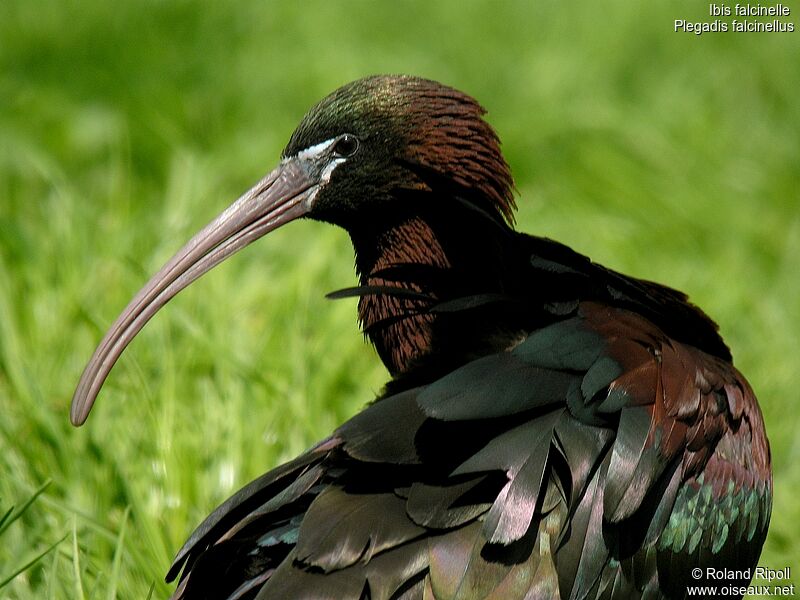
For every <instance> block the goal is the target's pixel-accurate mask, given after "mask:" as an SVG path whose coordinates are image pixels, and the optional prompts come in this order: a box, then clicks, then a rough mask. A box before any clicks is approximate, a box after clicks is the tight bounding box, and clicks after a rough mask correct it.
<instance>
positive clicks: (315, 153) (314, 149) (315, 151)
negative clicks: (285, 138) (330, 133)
mask: <svg viewBox="0 0 800 600" xmlns="http://www.w3.org/2000/svg"><path fill="white" fill-rule="evenodd" d="M337 140H338V138H331V139H329V140H325V141H324V142H320V143H319V144H314V145H313V146H309V147H308V148H305V149H304V150H301V151H300V152H298V153H297V154H296V155H295V156H287V157H286V158H284V159H283V160H282V161H281V162H282V163H285V162H288V161H290V160H295V159H299V160H314V159H316V158H317V157H319V156H320V155H322V154H324V153H325V152H327V151H328V149H329V148H330V147H331V146H332V145H333V144H334V143H335V142H336V141H337ZM346 160H347V159H346V158H345V157H343V156H339V157H336V158H331V160H330V161H329V162H328V164H327V165H325V168H324V169H322V173H320V176H319V183H318V184H317V185H315V186H314V189H313V190H311V192H310V193H309V194H307V195H306V197H305V199H304V200H303V204H304V206H305V208H306V210H311V206H312V205H313V204H314V200H315V199H316V197H317V194H318V193H319V190H320V188H321V187H322V186H323V185H325V184H326V183H328V182H329V181H330V179H331V174H332V173H333V171H334V169H336V167H338V166H339V165H340V164H342V163H343V162H345V161H346Z"/></svg>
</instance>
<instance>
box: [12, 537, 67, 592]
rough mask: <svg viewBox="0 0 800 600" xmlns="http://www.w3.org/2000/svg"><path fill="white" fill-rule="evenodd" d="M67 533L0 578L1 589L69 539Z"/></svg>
mask: <svg viewBox="0 0 800 600" xmlns="http://www.w3.org/2000/svg"><path fill="white" fill-rule="evenodd" d="M67 535H69V534H67ZM67 535H65V536H64V537H62V538H61V539H60V540H58V541H57V542H55V543H53V544H51V545H50V546H48V547H47V548H45V549H44V550H42V551H41V552H39V553H38V554H37V555H36V556H34V557H33V558H31V559H30V560H28V561H27V562H26V563H24V564H23V565H22V566H21V567H19V568H18V569H17V570H16V571H13V572H12V573H11V574H10V575H8V576H6V577H5V578H3V579H2V580H0V590H2V589H3V588H4V587H5V586H7V585H8V584H9V583H11V582H12V581H13V579H14V578H15V577H16V576H17V575H19V574H20V573H23V572H25V571H27V570H28V569H30V568H31V567H32V566H33V565H35V564H36V563H37V562H39V561H40V560H41V559H43V558H44V557H45V556H47V554H48V553H49V552H50V551H51V550H53V549H54V548H55V547H56V546H58V545H59V544H60V543H61V542H63V541H64V540H65V539H67Z"/></svg>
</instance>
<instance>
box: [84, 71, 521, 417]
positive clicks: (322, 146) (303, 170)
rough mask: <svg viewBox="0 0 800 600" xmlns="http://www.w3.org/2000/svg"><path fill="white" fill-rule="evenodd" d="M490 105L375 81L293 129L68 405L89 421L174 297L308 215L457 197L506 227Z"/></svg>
mask: <svg viewBox="0 0 800 600" xmlns="http://www.w3.org/2000/svg"><path fill="white" fill-rule="evenodd" d="M483 113H484V110H483V109H482V107H481V106H480V105H479V104H478V103H477V102H476V101H475V100H473V99H472V98H470V97H469V96H467V95H466V94H463V93H461V92H459V91H457V90H454V89H452V88H449V87H446V86H444V85H441V84H439V83H436V82H434V81H429V80H426V79H421V78H417V77H410V76H373V77H367V78H364V79H359V80H357V81H354V82H352V83H350V84H347V85H345V86H343V87H341V88H339V89H338V90H336V91H334V92H333V93H332V94H330V95H329V96H327V97H326V98H324V99H323V100H322V101H320V102H319V103H318V104H317V105H316V106H314V107H313V108H312V109H311V110H310V111H309V112H308V113H307V114H306V116H305V117H304V118H303V120H302V121H301V123H300V125H299V126H298V127H297V129H296V130H295V132H294V133H293V134H292V137H291V139H290V140H289V143H288V145H287V146H286V149H285V150H284V152H283V154H282V157H281V162H280V164H279V165H278V167H277V168H276V169H274V170H273V171H272V172H271V173H269V174H268V175H267V176H266V177H264V178H263V179H262V180H261V181H259V182H258V183H257V184H256V185H255V186H253V188H251V189H250V190H249V191H247V192H246V193H245V194H244V195H243V196H242V197H241V198H239V199H238V200H236V202H234V203H233V204H232V205H231V206H229V207H228V208H227V209H226V210H225V211H223V212H222V213H221V214H220V215H219V216H218V217H217V218H216V219H214V220H213V221H212V222H211V223H209V224H208V225H207V226H206V227H205V228H203V229H202V230H201V231H200V232H199V233H197V234H196V235H195V236H194V237H193V238H192V239H191V240H189V242H188V243H187V244H186V245H185V246H184V247H183V248H181V249H180V250H179V251H178V253H177V254H176V255H175V256H174V257H172V258H171V259H170V260H169V261H168V262H167V264H166V265H164V267H162V268H161V270H159V271H158V273H156V274H155V275H154V276H153V277H152V278H151V279H150V281H149V282H148V283H147V284H146V285H145V286H144V287H143V288H142V289H141V290H140V291H139V293H138V294H137V295H136V296H135V297H134V298H133V300H131V302H130V303H129V304H128V306H127V307H126V308H125V310H124V311H123V312H122V314H120V316H119V317H118V318H117V320H116V321H115V322H114V324H113V325H112V326H111V328H110V329H109V331H108V332H107V333H106V335H105V337H104V338H103V340H102V341H101V343H100V345H99V346H98V347H97V349H96V350H95V353H94V355H93V356H92V358H91V359H90V361H89V363H88V364H87V366H86V368H85V370H84V372H83V375H82V376H81V380H80V382H79V384H78V387H77V389H76V391H75V395H74V397H73V400H72V409H71V413H70V417H71V420H72V423H73V424H75V425H80V424H82V423H83V422H84V421H85V420H86V418H87V417H88V415H89V411H90V410H91V408H92V405H93V403H94V400H95V398H96V397H97V394H98V392H99V391H100V388H101V387H102V385H103V382H104V381H105V379H106V377H107V376H108V373H109V372H110V371H111V369H112V367H113V366H114V363H115V362H116V361H117V359H118V358H119V356H120V354H122V351H123V350H124V349H125V347H126V346H127V345H128V344H129V343H130V342H131V340H132V339H133V338H134V336H135V335H136V334H137V333H138V332H139V331H140V330H141V329H142V327H143V326H144V325H145V323H147V321H149V320H150V318H151V317H152V316H153V315H154V314H155V313H156V312H157V311H158V310H159V309H160V308H161V307H162V306H163V305H164V304H166V303H167V302H168V301H169V300H170V299H171V298H172V297H173V296H175V294H177V293H178V292H179V291H181V290H182V289H183V288H185V287H187V286H188V285H189V284H190V283H192V282H193V281H194V280H195V279H197V278H198V277H200V276H201V275H203V274H204V273H206V272H207V271H209V270H210V269H211V268H213V267H214V266H215V265H217V264H219V263H220V262H222V261H223V260H224V259H225V258H227V257H228V256H230V255H232V254H233V253H235V252H237V251H238V250H240V249H241V248H244V247H245V246H247V245H248V244H250V243H251V242H253V241H254V240H256V239H258V238H260V237H262V236H263V235H265V234H267V233H269V232H270V231H273V230H274V229H277V228H278V227H280V226H282V225H284V224H286V223H288V222H290V221H293V220H295V219H297V218H300V217H308V218H312V219H317V220H321V221H327V222H330V223H334V224H337V225H340V226H342V227H344V228H345V229H348V230H349V231H351V233H352V232H353V230H354V229H357V228H363V227H369V226H370V224H371V223H372V222H374V219H376V218H382V217H383V216H385V215H386V214H387V213H391V212H392V211H397V210H402V209H403V203H409V202H411V200H409V198H414V199H415V201H416V202H426V203H434V202H437V200H440V199H441V198H442V197H459V198H461V199H462V200H465V201H467V202H469V203H472V204H474V205H475V206H476V208H479V209H481V210H482V211H484V212H487V213H490V214H491V215H492V216H494V217H496V218H498V219H500V220H507V221H510V220H511V219H512V212H513V209H514V201H513V195H512V179H511V174H510V171H509V168H508V165H507V164H506V162H505V160H504V159H503V156H502V154H501V153H500V148H499V141H498V139H497V136H496V134H495V132H494V131H493V129H492V128H491V127H490V126H489V125H488V124H487V123H486V122H485V121H484V120H483V118H482V115H483Z"/></svg>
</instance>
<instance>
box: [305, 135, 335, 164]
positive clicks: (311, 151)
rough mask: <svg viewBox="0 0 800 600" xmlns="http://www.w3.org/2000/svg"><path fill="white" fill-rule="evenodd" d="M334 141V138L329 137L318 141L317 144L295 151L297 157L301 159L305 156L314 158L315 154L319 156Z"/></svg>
mask: <svg viewBox="0 0 800 600" xmlns="http://www.w3.org/2000/svg"><path fill="white" fill-rule="evenodd" d="M335 141H336V138H331V139H329V140H325V141H324V142H320V143H319V144H314V145H313V146H309V147H308V148H306V149H305V150H300V152H298V153H297V158H299V159H301V160H305V159H307V158H314V157H315V156H319V155H320V154H322V153H323V152H325V150H327V149H328V148H329V147H330V146H332V145H333V142H335Z"/></svg>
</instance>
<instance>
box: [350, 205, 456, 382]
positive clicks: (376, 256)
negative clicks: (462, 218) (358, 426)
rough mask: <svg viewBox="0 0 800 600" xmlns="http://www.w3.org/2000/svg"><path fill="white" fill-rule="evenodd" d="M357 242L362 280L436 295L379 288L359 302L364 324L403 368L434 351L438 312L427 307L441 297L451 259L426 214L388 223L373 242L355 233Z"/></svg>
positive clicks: (393, 368)
mask: <svg viewBox="0 0 800 600" xmlns="http://www.w3.org/2000/svg"><path fill="white" fill-rule="evenodd" d="M353 245H354V247H355V250H356V268H357V270H358V273H359V277H360V280H361V285H363V286H377V287H381V288H382V287H384V286H387V287H388V286H391V287H397V288H401V289H402V290H410V291H413V292H416V293H418V294H421V295H424V296H427V297H429V298H430V300H425V299H424V298H422V297H419V298H415V297H411V296H402V295H392V294H389V293H383V294H380V293H376V294H368V295H365V296H362V297H361V300H360V302H359V304H358V317H359V321H360V322H361V326H362V329H363V331H364V333H365V334H366V335H367V337H368V338H369V339H370V341H371V342H372V343H373V345H374V346H375V348H376V350H377V352H378V354H379V356H380V357H381V359H382V360H383V362H384V364H385V365H386V367H387V369H389V372H390V373H392V374H393V375H396V374H398V373H403V372H405V371H407V370H408V369H409V368H410V367H411V366H412V365H414V364H416V363H417V362H419V360H420V359H421V358H422V357H424V356H425V355H427V354H429V353H430V351H431V345H432V339H433V324H434V320H435V316H434V315H432V314H430V313H428V312H427V310H426V309H427V308H428V307H429V305H430V304H431V302H434V301H436V300H438V299H439V296H440V294H441V290H438V289H437V287H439V286H438V285H437V284H438V283H441V278H442V277H447V274H448V273H451V264H450V261H449V259H448V257H447V254H446V252H445V249H444V248H443V247H442V244H441V243H440V241H439V240H438V239H437V236H436V233H435V232H434V231H433V228H432V227H431V225H429V224H428V223H426V222H425V221H424V220H423V219H421V218H410V219H408V220H402V221H401V222H399V223H396V224H394V225H393V226H390V227H388V228H386V229H385V230H383V231H381V232H380V233H379V234H378V235H377V239H375V240H373V242H372V243H371V244H370V243H366V240H362V239H360V238H359V237H358V236H353ZM365 248H369V249H370V250H369V251H367V250H365Z"/></svg>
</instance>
